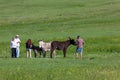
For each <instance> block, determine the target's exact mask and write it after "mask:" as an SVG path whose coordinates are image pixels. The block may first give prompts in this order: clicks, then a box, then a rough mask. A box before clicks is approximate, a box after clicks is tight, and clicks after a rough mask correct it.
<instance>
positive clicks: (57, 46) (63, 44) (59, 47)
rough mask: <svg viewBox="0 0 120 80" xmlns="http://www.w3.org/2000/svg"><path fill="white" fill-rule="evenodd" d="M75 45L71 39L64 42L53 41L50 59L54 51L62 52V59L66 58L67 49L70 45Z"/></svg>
mask: <svg viewBox="0 0 120 80" xmlns="http://www.w3.org/2000/svg"><path fill="white" fill-rule="evenodd" d="M71 44H72V45H75V44H76V42H75V40H74V39H71V38H69V40H66V41H53V42H52V43H51V50H50V51H51V53H50V57H51V58H52V54H53V51H54V50H55V49H57V50H63V54H64V57H66V51H67V48H68V47H69V46H70V45H71Z"/></svg>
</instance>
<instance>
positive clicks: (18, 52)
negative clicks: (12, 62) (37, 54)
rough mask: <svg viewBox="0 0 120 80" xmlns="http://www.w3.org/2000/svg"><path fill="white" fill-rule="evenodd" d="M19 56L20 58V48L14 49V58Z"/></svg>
mask: <svg viewBox="0 0 120 80" xmlns="http://www.w3.org/2000/svg"><path fill="white" fill-rule="evenodd" d="M19 56H20V48H19V47H17V48H16V57H17V58H19Z"/></svg>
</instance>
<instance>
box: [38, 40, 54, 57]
mask: <svg viewBox="0 0 120 80" xmlns="http://www.w3.org/2000/svg"><path fill="white" fill-rule="evenodd" d="M38 43H39V47H40V48H42V49H43V50H44V51H46V52H47V51H49V52H50V49H51V42H44V41H42V40H39V41H38ZM53 56H54V57H55V56H56V52H55V50H54V51H53Z"/></svg>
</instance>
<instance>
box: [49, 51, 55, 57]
mask: <svg viewBox="0 0 120 80" xmlns="http://www.w3.org/2000/svg"><path fill="white" fill-rule="evenodd" d="M53 51H54V49H51V50H50V58H52V55H53Z"/></svg>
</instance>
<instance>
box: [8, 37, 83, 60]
mask: <svg viewBox="0 0 120 80" xmlns="http://www.w3.org/2000/svg"><path fill="white" fill-rule="evenodd" d="M20 43H21V41H20V39H19V35H16V36H15V37H13V38H12V40H11V42H10V47H11V51H12V55H11V57H12V58H19V53H20V49H19V47H20ZM76 45H77V48H76V54H75V55H76V56H75V57H76V59H78V58H79V54H80V59H82V54H83V45H84V40H83V39H82V38H81V37H80V36H77V41H76ZM31 46H32V41H31V39H28V40H27V42H26V56H27V58H28V57H30V58H31V57H32V56H31Z"/></svg>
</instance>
